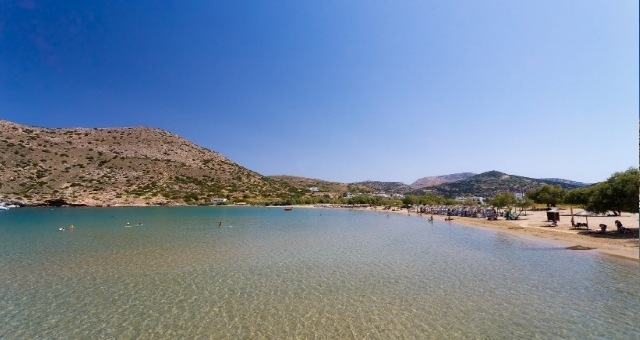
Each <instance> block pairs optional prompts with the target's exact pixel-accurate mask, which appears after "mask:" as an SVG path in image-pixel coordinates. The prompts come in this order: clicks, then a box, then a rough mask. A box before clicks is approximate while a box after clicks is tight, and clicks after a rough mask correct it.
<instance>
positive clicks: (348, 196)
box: [342, 192, 353, 198]
mask: <svg viewBox="0 0 640 340" xmlns="http://www.w3.org/2000/svg"><path fill="white" fill-rule="evenodd" d="M342 197H344V198H353V194H352V193H350V192H345V193H344V194H343V195H342Z"/></svg>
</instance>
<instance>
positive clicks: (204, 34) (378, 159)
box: [0, 0, 639, 183]
mask: <svg viewBox="0 0 640 340" xmlns="http://www.w3.org/2000/svg"><path fill="white" fill-rule="evenodd" d="M638 49H639V47H638V1H635V0H616V1H610V0H599V1H592V0H576V1H569V0H561V1H556V0H546V1H545V0H518V1H513V0H504V1H498V0H475V1H474V0H468V1H462V0H459V1H455V0H440V1H429V0H425V1H376V0H367V1H350V0H346V1H345V0H340V1H257V0H254V1H124V0H123V1H120V0H114V1H80V0H77V1H38V0H23V1H20V0H16V1H9V0H0V119H6V120H10V121H13V122H16V123H20V124H27V125H35V126H43V127H120V126H136V125H145V126H154V127H159V128H162V129H166V130H169V131H171V132H174V133H176V134H179V135H181V136H183V137H185V138H187V139H189V140H191V141H193V142H195V143H197V144H199V145H202V146H204V147H207V148H209V149H212V150H215V151H218V152H220V153H222V154H223V155H225V156H227V157H229V158H230V159H231V160H232V161H235V162H237V163H239V164H240V165H242V166H245V167H247V168H249V169H251V170H254V171H257V172H259V173H261V174H263V175H276V174H288V175H297V176H304V177H311V178H319V179H324V180H331V181H340V182H354V181H361V180H382V181H402V182H405V183H411V182H413V181H414V180H416V179H418V178H420V177H424V176H433V175H444V174H450V173H455V172H466V171H469V172H476V173H480V172H484V171H489V170H498V171H503V172H506V173H509V174H515V175H522V176H528V177H534V178H544V177H560V178H566V179H572V180H577V181H584V182H598V181H602V180H604V179H606V178H607V177H609V175H611V174H612V173H613V172H615V171H623V170H626V169H627V168H628V167H630V166H637V164H638V122H639V120H638V119H639V111H638V101H639V99H638V93H639V87H638V82H639V80H638V72H639V71H638V64H639V61H638Z"/></svg>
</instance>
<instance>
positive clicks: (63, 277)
mask: <svg viewBox="0 0 640 340" xmlns="http://www.w3.org/2000/svg"><path fill="white" fill-rule="evenodd" d="M127 222H130V223H131V225H134V227H132V228H125V227H124V226H125V224H126V223H127ZM139 222H142V223H143V224H144V225H143V226H142V227H135V225H136V224H137V223H139ZM219 222H222V223H223V226H224V227H223V228H218V223H219ZM69 224H74V225H75V226H76V229H75V230H74V231H66V232H59V231H58V230H57V229H58V228H59V227H60V226H63V225H64V226H68V225H69ZM0 232H1V233H2V238H0V256H1V257H0V322H1V325H0V338H7V339H26V338H65V339H67V338H96V337H100V338H104V337H108V338H156V339H157V338H177V337H178V338H216V339H237V338H251V339H260V338H269V339H271V338H327V339H329V338H330V339H335V338H367V339H370V338H372V339H375V338H378V339H389V338H491V339H494V338H510V339H511V338H576V339H577V338H580V339H585V338H607V339H631V338H637V337H638V334H640V325H639V323H638V322H637V314H638V312H639V311H640V295H639V293H638V292H639V288H640V274H639V270H638V269H639V266H638V264H637V263H632V262H628V261H615V260H612V259H609V258H606V257H601V256H598V255H597V254H594V253H593V252H590V251H580V252H575V251H569V250H564V249H563V248H562V247H560V246H559V245H558V244H555V243H552V242H547V241H539V240H529V239H521V238H514V237H512V236H509V235H505V234H501V233H497V232H493V231H487V230H481V229H477V228H469V227H465V226H460V225H454V224H448V223H445V222H439V221H435V222H428V221H426V220H425V219H420V218H416V217H413V216H412V217H409V216H402V215H392V216H389V217H387V216H386V215H384V214H379V213H370V212H358V211H347V210H328V209H295V210H294V211H291V212H284V211H283V210H282V209H278V208H251V207H171V208H169V207H154V208H57V209H53V210H51V209H44V208H42V209H40V208H38V209H36V208H20V209H12V210H9V211H3V212H0Z"/></svg>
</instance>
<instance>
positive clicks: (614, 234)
mask: <svg viewBox="0 0 640 340" xmlns="http://www.w3.org/2000/svg"><path fill="white" fill-rule="evenodd" d="M578 234H580V235H586V236H591V237H598V238H610V239H634V238H638V228H629V229H628V232H625V233H619V232H618V231H617V230H611V231H607V232H605V233H601V232H600V231H595V230H585V231H580V232H578Z"/></svg>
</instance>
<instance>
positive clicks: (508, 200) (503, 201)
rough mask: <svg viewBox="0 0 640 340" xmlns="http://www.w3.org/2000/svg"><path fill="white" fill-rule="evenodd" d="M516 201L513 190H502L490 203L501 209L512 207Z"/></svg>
mask: <svg viewBox="0 0 640 340" xmlns="http://www.w3.org/2000/svg"><path fill="white" fill-rule="evenodd" d="M515 203H516V196H515V195H514V194H513V193H511V192H501V193H499V194H497V195H495V196H493V198H492V199H490V200H489V204H491V205H493V206H494V207H496V208H498V209H500V208H504V207H511V206H513V205H514V204H515Z"/></svg>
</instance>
